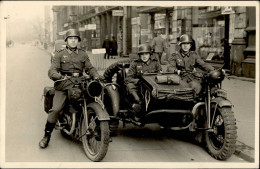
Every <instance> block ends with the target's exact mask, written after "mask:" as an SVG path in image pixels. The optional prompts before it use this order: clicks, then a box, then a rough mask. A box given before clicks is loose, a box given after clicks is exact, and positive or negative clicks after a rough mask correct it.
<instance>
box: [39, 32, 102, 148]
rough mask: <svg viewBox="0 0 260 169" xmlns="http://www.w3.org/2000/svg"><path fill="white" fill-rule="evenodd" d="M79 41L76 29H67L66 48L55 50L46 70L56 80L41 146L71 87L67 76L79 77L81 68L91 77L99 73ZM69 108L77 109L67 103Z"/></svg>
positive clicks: (53, 124) (48, 136) (47, 139)
mask: <svg viewBox="0 0 260 169" xmlns="http://www.w3.org/2000/svg"><path fill="white" fill-rule="evenodd" d="M80 41H81V38H80V36H79V32H78V31H77V30H75V29H71V30H69V31H67V33H66V38H65V42H67V44H66V48H64V49H60V50H58V51H57V53H56V54H55V56H54V58H53V61H52V64H51V67H50V69H49V71H48V76H49V78H50V79H51V80H53V81H57V80H58V81H57V82H55V84H54V88H55V95H54V98H53V106H52V109H50V110H49V113H48V118H47V123H46V125H45V134H44V137H43V138H42V139H41V141H40V142H39V146H40V147H41V148H46V147H47V146H48V144H49V141H50V138H51V133H52V131H53V129H54V127H55V124H56V122H57V120H58V117H59V114H60V112H61V111H62V109H63V107H64V105H65V101H66V98H67V90H69V89H71V88H72V87H73V83H72V82H71V81H69V80H66V79H67V77H80V76H82V75H83V70H85V69H86V70H85V71H87V72H89V75H90V76H91V77H92V78H93V79H98V78H99V74H98V73H97V70H96V69H95V68H94V67H93V66H92V64H91V63H90V60H89V57H88V55H87V53H86V52H85V51H84V50H82V49H78V48H77V45H78V42H80ZM69 109H70V112H73V113H74V112H76V111H77V110H76V109H75V108H74V107H73V105H69Z"/></svg>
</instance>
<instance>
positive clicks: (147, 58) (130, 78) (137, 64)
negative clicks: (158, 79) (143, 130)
mask: <svg viewBox="0 0 260 169" xmlns="http://www.w3.org/2000/svg"><path fill="white" fill-rule="evenodd" d="M151 51H152V50H151V46H150V45H148V44H143V45H140V46H139V48H138V55H139V59H137V60H134V61H133V62H131V64H130V67H129V70H128V72H127V74H126V79H125V83H126V88H127V91H128V93H129V96H130V97H132V98H131V99H130V100H131V101H130V102H131V103H130V104H131V105H132V109H133V113H134V117H135V118H136V119H137V118H140V117H141V105H142V100H141V98H140V94H141V93H140V86H139V80H140V77H141V76H142V74H143V73H159V72H161V71H162V67H161V65H160V62H159V61H158V60H157V59H156V58H152V57H151ZM137 120H138V119H137Z"/></svg>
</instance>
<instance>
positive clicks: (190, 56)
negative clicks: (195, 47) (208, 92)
mask: <svg viewBox="0 0 260 169" xmlns="http://www.w3.org/2000/svg"><path fill="white" fill-rule="evenodd" d="M168 61H169V66H168V71H169V72H176V71H177V70H190V71H194V70H195V68H199V69H201V70H204V71H207V72H210V71H212V70H214V67H212V66H211V65H209V64H207V63H205V62H204V61H203V60H202V59H201V58H200V56H199V55H198V54H197V53H196V52H195V51H190V52H188V53H187V54H184V53H182V52H181V51H178V52H176V53H173V54H172V56H171V57H170V58H169V59H168ZM181 84H182V85H183V86H184V87H191V88H193V89H194V91H195V93H196V94H199V93H200V91H201V89H202V86H201V81H200V80H199V79H197V78H196V77H195V76H193V75H191V74H184V75H183V76H182V81H181Z"/></svg>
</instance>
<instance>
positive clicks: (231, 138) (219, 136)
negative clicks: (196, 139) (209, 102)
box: [205, 106, 237, 160]
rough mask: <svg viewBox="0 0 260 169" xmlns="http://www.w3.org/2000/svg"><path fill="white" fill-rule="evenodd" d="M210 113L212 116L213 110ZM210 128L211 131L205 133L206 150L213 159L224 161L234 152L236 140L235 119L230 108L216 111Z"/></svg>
mask: <svg viewBox="0 0 260 169" xmlns="http://www.w3.org/2000/svg"><path fill="white" fill-rule="evenodd" d="M213 107H214V106H213ZM211 112H212V113H211V114H212V116H213V112H214V108H213V109H212V111H211ZM212 128H213V131H211V132H210V131H206V132H205V142H206V149H207V151H208V152H209V154H210V155H211V156H212V157H214V158H215V159H218V160H226V159H228V158H229V157H231V155H232V154H233V153H234V152H235V144H236V138H237V131H236V129H237V126H236V119H235V117H234V113H233V111H232V110H231V108H229V107H223V108H220V107H218V108H217V109H216V113H215V118H214V119H213V125H212Z"/></svg>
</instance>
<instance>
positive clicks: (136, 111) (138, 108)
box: [131, 91, 142, 121]
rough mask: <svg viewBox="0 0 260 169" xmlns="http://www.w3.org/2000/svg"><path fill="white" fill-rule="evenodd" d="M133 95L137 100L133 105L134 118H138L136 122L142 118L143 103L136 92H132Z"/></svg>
mask: <svg viewBox="0 0 260 169" xmlns="http://www.w3.org/2000/svg"><path fill="white" fill-rule="evenodd" d="M131 94H132V96H133V97H134V100H135V103H134V104H133V105H132V109H133V110H134V116H135V118H136V121H139V120H140V117H141V110H142V102H141V99H140V97H139V96H138V94H137V92H136V91H132V92H131Z"/></svg>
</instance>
